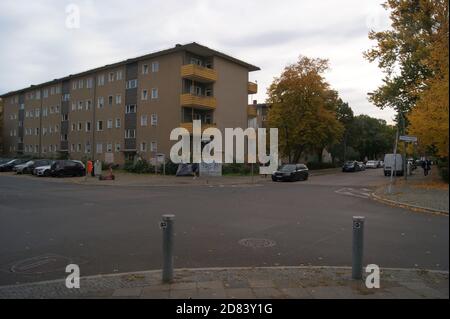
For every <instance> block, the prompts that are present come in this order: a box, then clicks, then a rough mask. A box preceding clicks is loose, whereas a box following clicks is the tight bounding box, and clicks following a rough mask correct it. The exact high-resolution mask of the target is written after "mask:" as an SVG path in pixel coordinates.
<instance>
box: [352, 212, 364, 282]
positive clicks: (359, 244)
mask: <svg viewBox="0 0 450 319" xmlns="http://www.w3.org/2000/svg"><path fill="white" fill-rule="evenodd" d="M364 220H365V218H364V217H362V216H354V217H353V227H352V230H353V242H352V279H362V274H363V251H364Z"/></svg>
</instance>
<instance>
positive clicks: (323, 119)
mask: <svg viewBox="0 0 450 319" xmlns="http://www.w3.org/2000/svg"><path fill="white" fill-rule="evenodd" d="M327 68H328V61H327V60H323V59H311V58H308V57H303V56H300V58H299V60H298V62H297V63H295V64H292V65H288V66H287V67H286V68H285V69H284V71H283V73H282V74H281V76H280V77H278V78H275V79H274V81H273V83H272V84H271V86H270V87H269V89H268V96H269V97H268V101H267V102H268V103H270V104H271V108H270V111H269V114H268V121H269V125H270V127H277V128H278V129H279V138H280V140H279V146H280V150H281V152H282V153H283V154H284V155H285V156H287V157H289V159H292V160H293V161H294V162H298V160H299V159H300V157H301V156H302V154H304V153H305V152H306V151H308V152H316V153H317V154H318V155H319V154H320V156H319V160H321V158H322V151H323V149H324V147H327V146H329V145H333V144H334V143H336V142H338V141H339V140H340V139H341V136H342V132H343V126H342V124H341V123H340V122H339V121H338V120H337V118H336V108H337V105H338V95H337V93H336V92H335V91H333V90H331V89H330V87H329V84H328V83H327V82H326V81H325V79H324V77H323V73H324V72H325V71H326V70H327Z"/></svg>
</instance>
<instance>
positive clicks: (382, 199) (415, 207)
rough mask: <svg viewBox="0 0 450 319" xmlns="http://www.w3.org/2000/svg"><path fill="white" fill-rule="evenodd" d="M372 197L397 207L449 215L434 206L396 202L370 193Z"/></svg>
mask: <svg viewBox="0 0 450 319" xmlns="http://www.w3.org/2000/svg"><path fill="white" fill-rule="evenodd" d="M372 198H374V199H375V200H377V201H379V202H382V203H385V204H390V205H395V206H398V207H404V208H408V209H411V210H414V209H415V210H421V211H424V212H427V213H431V214H435V215H441V216H447V217H448V216H449V212H448V211H446V210H440V209H434V208H429V207H423V206H418V205H413V204H407V203H402V202H398V201H395V200H391V199H387V198H383V197H381V196H378V195H376V194H375V193H372Z"/></svg>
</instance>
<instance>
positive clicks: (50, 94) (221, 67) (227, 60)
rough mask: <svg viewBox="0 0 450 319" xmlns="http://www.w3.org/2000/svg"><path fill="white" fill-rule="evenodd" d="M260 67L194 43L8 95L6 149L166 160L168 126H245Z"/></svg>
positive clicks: (108, 158)
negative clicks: (251, 75)
mask: <svg viewBox="0 0 450 319" xmlns="http://www.w3.org/2000/svg"><path fill="white" fill-rule="evenodd" d="M257 70H259V68H258V67H256V66H254V65H251V64H248V63H246V62H243V61H241V60H238V59H236V58H233V57H231V56H229V55H226V54H224V53H221V52H218V51H215V50H212V49H210V48H208V47H205V46H202V45H199V44H197V43H195V42H194V43H190V44H186V45H179V44H177V45H176V46H175V47H174V48H171V49H168V50H164V51H160V52H156V53H152V54H148V55H145V56H141V57H137V58H133V59H128V60H126V61H121V62H118V63H115V64H111V65H106V66H103V67H100V68H96V69H93V70H89V71H86V72H83V73H79V74H75V75H69V76H67V77H64V78H61V79H55V80H53V81H49V82H46V83H43V84H39V85H33V86H31V87H29V88H25V89H22V90H18V91H14V92H9V93H6V94H4V95H2V96H1V97H2V98H3V100H4V116H3V136H4V152H5V153H6V154H8V155H9V156H13V155H15V154H24V155H30V156H39V157H59V156H61V155H64V156H68V157H69V158H72V159H93V160H102V161H105V162H114V163H118V164H122V163H124V162H125V160H130V159H133V158H134V157H135V156H136V155H139V156H140V157H142V158H145V159H147V160H150V161H154V160H155V158H156V157H157V155H159V154H164V155H165V156H166V158H168V157H169V152H170V148H171V147H172V145H173V143H174V142H173V141H170V139H169V136H170V132H171V131H172V129H174V128H176V127H180V126H181V127H185V128H186V129H188V130H190V132H192V121H193V120H201V121H202V128H203V129H204V128H206V127H208V126H213V127H217V128H219V129H221V130H223V129H224V128H226V127H242V128H244V127H247V124H248V113H247V105H248V95H249V94H254V93H256V92H257V85H256V84H255V83H251V82H249V80H248V79H249V72H252V71H257Z"/></svg>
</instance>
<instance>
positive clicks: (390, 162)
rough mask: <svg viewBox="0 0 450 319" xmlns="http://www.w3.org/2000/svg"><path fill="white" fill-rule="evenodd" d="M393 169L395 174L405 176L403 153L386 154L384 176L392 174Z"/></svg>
mask: <svg viewBox="0 0 450 319" xmlns="http://www.w3.org/2000/svg"><path fill="white" fill-rule="evenodd" d="M391 169H392V170H394V174H395V176H403V158H402V155H401V154H395V155H394V154H386V155H384V176H391Z"/></svg>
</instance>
